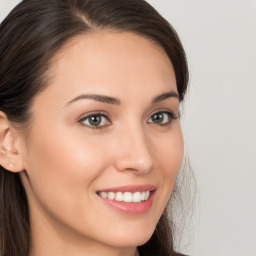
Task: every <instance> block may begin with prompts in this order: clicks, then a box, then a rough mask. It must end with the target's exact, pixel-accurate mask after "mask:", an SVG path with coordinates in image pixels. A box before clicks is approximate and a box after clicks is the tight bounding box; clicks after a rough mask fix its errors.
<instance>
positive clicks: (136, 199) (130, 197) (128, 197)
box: [99, 190, 150, 203]
mask: <svg viewBox="0 0 256 256" xmlns="http://www.w3.org/2000/svg"><path fill="white" fill-rule="evenodd" d="M149 195H150V191H148V190H147V191H143V192H134V193H131V192H124V193H122V192H116V193H114V192H100V193H99V196H101V197H103V198H108V199H109V200H115V201H119V202H125V203H131V202H133V203H140V202H141V201H146V200H148V198H149Z"/></svg>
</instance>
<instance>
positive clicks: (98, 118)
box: [89, 115, 101, 126]
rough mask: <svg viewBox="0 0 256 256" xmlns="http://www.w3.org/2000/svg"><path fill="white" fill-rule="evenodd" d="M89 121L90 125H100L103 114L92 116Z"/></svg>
mask: <svg viewBox="0 0 256 256" xmlns="http://www.w3.org/2000/svg"><path fill="white" fill-rule="evenodd" d="M89 123H90V125H93V126H97V125H99V124H100V123H101V116H100V115H95V116H90V118H89Z"/></svg>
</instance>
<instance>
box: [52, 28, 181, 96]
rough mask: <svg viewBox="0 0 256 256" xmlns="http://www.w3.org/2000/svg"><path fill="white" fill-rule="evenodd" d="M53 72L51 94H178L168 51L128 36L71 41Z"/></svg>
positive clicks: (111, 34)
mask: <svg viewBox="0 0 256 256" xmlns="http://www.w3.org/2000/svg"><path fill="white" fill-rule="evenodd" d="M50 72H51V77H52V79H51V81H50V86H49V90H54V89H56V90H59V91H60V90H61V93H62V94H63V93H65V92H66V94H67V95H70V97H72V96H75V95H76V94H78V93H82V91H83V90H85V92H86V93H90V92H91V93H94V92H95V90H97V93H103V94H111V95H112V96H117V97H118V96H119V94H122V93H123V92H124V90H125V92H126V96H128V95H129V92H131V93H133V94H136V95H138V96H142V94H143V93H145V90H150V91H151V92H152V94H159V93H161V92H166V91H170V90H173V91H177V89H176V80H175V74H174V70H173V67H172V64H171V62H170V60H169V58H168V56H167V54H166V53H165V51H164V50H163V49H162V48H161V47H159V46H158V45H156V44H155V43H154V42H152V41H151V40H149V39H147V38H145V37H142V36H139V35H136V34H133V33H128V32H112V31H111V32H110V31H98V32H92V33H89V34H84V35H80V36H77V37H75V38H73V39H71V40H70V41H69V42H68V43H67V44H66V45H65V46H64V47H62V48H61V50H60V51H59V52H58V53H57V54H56V56H55V58H54V61H53V64H52V67H51V71H50ZM71 94H72V95H71ZM115 94H116V95H115Z"/></svg>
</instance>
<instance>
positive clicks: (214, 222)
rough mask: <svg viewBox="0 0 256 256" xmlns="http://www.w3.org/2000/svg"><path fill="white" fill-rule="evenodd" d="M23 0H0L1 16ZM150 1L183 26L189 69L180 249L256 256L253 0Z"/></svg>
mask: <svg viewBox="0 0 256 256" xmlns="http://www.w3.org/2000/svg"><path fill="white" fill-rule="evenodd" d="M18 2H19V1H17V0H0V20H2V19H3V18H4V17H5V16H6V15H7V13H8V12H9V11H10V10H11V8H12V7H13V6H14V5H15V4H17V3H18ZM148 2H149V3H151V4H152V5H153V6H154V7H155V8H156V9H157V10H158V11H159V12H160V13H161V14H162V15H163V16H164V17H165V18H166V19H167V20H168V21H169V22H170V23H171V24H172V25H173V26H174V27H175V29H176V30H177V31H178V34H179V35H180V38H181V41H182V42H183V45H184V48H185V50H186V52H187V57H188V62H189V67H190V74H191V78H190V89H189V93H188V95H187V98H186V104H185V110H184V114H183V117H182V126H183V133H184V137H185V144H186V150H187V151H188V152H189V155H190V159H191V162H192V165H193V169H194V172H195V176H196V180H197V190H198V202H197V204H196V206H195V207H196V209H195V214H194V217H193V218H192V220H191V223H190V224H191V226H192V228H193V229H192V230H193V232H190V235H189V242H190V243H188V239H187V238H188V235H187V236H186V241H184V243H183V245H182V246H181V251H183V252H184V253H187V254H189V255H191V256H192V255H194V256H256V1H252V0H190V1H189V0H148ZM159 256H160V255H159Z"/></svg>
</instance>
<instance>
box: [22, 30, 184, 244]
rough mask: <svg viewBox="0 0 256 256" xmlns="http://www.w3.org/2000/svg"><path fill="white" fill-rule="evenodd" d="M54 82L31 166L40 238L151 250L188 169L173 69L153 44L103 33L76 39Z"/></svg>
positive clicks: (34, 136) (37, 123)
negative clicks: (184, 163) (177, 185)
mask: <svg viewBox="0 0 256 256" xmlns="http://www.w3.org/2000/svg"><path fill="white" fill-rule="evenodd" d="M50 72H51V79H50V82H49V86H48V87H47V88H46V89H45V90H44V91H43V92H41V93H40V94H39V95H38V96H36V98H35V100H34V103H33V106H32V116H33V122H32V127H31V131H30V134H29V138H28V141H26V144H25V145H26V148H25V150H24V152H23V156H22V157H23V161H24V166H25V169H26V175H25V172H23V173H22V174H21V176H22V181H23V184H24V186H25V189H26V192H27V194H28V200H29V205H30V212H31V213H30V214H31V222H32V234H33V236H34V237H40V236H41V237H42V236H45V238H44V239H49V237H50V238H51V239H53V238H54V239H57V238H56V237H59V238H60V237H61V239H62V241H65V240H66V241H76V242H77V241H78V240H79V241H83V243H87V245H88V244H90V245H92V244H94V245H98V246H100V245H105V246H113V247H134V246H137V245H141V244H143V243H145V242H146V241H147V240H148V239H149V238H150V236H151V235H152V233H153V231H154V229H155V227H156V224H157V222H158V220H159V218H160V216H161V214H162V212H163V210H164V208H165V206H166V204H167V202H168V199H169V197H170V195H171V192H172V189H173V186H174V183H175V180H176V176H177V174H178V171H179V169H180V166H181V163H182V159H183V139H182V133H181V128H180V122H179V119H178V106H179V99H178V97H177V88H176V81H175V75H174V71H173V67H172V64H171V62H170V60H169V59H168V57H167V55H166V53H165V52H164V51H163V50H162V49H161V48H160V47H158V46H156V45H155V44H154V43H152V42H151V41H149V40H148V39H145V38H143V37H140V36H138V35H135V34H132V33H117V32H116V33H115V32H104V31H101V32H95V33H91V34H87V35H83V36H79V37H76V38H74V39H72V40H71V41H70V42H69V43H68V44H67V45H65V47H63V48H62V50H61V51H59V52H58V54H57V55H56V56H55V59H54V62H53V65H52V67H51V70H50ZM42 230H43V232H42ZM59 238H58V239H59ZM38 239H39V238H38Z"/></svg>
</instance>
